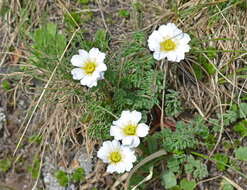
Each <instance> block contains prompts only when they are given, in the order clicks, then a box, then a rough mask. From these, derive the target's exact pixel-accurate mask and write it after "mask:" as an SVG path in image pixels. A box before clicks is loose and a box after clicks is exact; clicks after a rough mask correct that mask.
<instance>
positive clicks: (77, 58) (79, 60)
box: [70, 55, 85, 67]
mask: <svg viewBox="0 0 247 190" xmlns="http://www.w3.org/2000/svg"><path fill="white" fill-rule="evenodd" d="M84 61H85V58H84V57H83V56H81V55H73V56H72V58H71V60H70V62H71V63H72V65H74V66H76V67H82V66H83V63H84Z"/></svg>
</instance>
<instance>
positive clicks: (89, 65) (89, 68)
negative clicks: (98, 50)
mask: <svg viewBox="0 0 247 190" xmlns="http://www.w3.org/2000/svg"><path fill="white" fill-rule="evenodd" d="M95 68H96V63H95V62H94V61H87V62H86V63H85V66H84V67H81V69H83V70H84V71H85V73H86V74H88V75H89V74H92V73H93V72H94V71H95Z"/></svg>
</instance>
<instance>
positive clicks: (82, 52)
mask: <svg viewBox="0 0 247 190" xmlns="http://www.w3.org/2000/svg"><path fill="white" fill-rule="evenodd" d="M79 55H81V56H83V57H85V58H86V59H88V57H89V54H88V52H87V51H85V50H84V49H79Z"/></svg>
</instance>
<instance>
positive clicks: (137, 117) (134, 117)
mask: <svg viewBox="0 0 247 190" xmlns="http://www.w3.org/2000/svg"><path fill="white" fill-rule="evenodd" d="M129 119H130V120H131V122H132V123H134V124H137V123H138V122H139V121H140V120H141V119H142V113H141V112H138V111H136V110H134V111H132V112H131V115H130V118H129Z"/></svg>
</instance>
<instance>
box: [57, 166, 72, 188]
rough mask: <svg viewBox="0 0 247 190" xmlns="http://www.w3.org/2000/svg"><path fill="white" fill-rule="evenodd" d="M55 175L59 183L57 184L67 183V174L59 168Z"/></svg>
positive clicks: (64, 184)
mask: <svg viewBox="0 0 247 190" xmlns="http://www.w3.org/2000/svg"><path fill="white" fill-rule="evenodd" d="M55 177H56V179H57V181H58V183H59V185H61V186H63V187H66V186H68V184H69V176H68V174H67V173H66V172H64V171H62V170H59V171H57V172H56V173H55Z"/></svg>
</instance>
